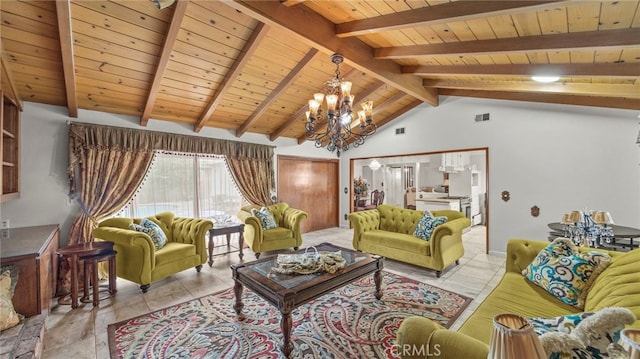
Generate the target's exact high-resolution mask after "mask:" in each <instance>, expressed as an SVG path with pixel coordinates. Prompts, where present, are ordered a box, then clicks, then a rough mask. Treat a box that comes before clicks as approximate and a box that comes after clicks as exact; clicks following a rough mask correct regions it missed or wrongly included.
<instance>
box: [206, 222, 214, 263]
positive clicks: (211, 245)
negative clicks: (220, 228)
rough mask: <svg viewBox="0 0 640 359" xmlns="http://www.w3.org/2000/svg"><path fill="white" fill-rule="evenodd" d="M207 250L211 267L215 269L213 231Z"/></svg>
mask: <svg viewBox="0 0 640 359" xmlns="http://www.w3.org/2000/svg"><path fill="white" fill-rule="evenodd" d="M207 250H209V267H213V231H209V245H208V246H207Z"/></svg>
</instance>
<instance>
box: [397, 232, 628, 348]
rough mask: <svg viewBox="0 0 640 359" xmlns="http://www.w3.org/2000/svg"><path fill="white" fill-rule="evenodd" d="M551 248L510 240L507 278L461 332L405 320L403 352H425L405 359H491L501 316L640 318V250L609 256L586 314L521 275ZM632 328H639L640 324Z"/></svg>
mask: <svg viewBox="0 0 640 359" xmlns="http://www.w3.org/2000/svg"><path fill="white" fill-rule="evenodd" d="M547 245H549V242H544V241H533V240H526V239H511V240H509V242H508V244H507V262H506V269H505V274H504V276H503V277H502V279H501V281H500V283H498V285H497V286H496V287H495V288H494V290H493V291H492V292H491V293H490V294H489V296H488V297H487V298H486V299H485V300H484V301H483V302H482V303H481V304H480V305H479V306H478V309H476V310H475V311H474V312H473V314H472V315H471V316H470V317H469V318H468V319H467V320H466V321H465V322H464V324H463V325H462V326H461V327H460V328H459V329H458V331H451V330H447V329H443V328H442V327H440V326H439V325H438V324H436V323H434V322H432V321H431V320H429V319H427V318H424V317H418V316H416V317H409V318H407V319H405V320H404V321H403V322H402V324H401V325H400V328H399V329H398V334H397V344H398V347H399V348H422V350H423V352H422V355H418V356H412V355H404V356H403V355H401V357H402V358H403V359H408V358H431V356H429V355H427V356H425V355H424V353H434V355H435V353H437V354H439V355H438V356H433V358H439V359H445V358H468V359H476V358H477V359H486V358H487V354H488V352H489V340H490V339H491V332H492V330H493V317H495V316H496V315H497V314H502V313H513V314H519V315H521V316H524V317H525V318H548V317H557V316H562V315H567V314H572V313H580V312H583V311H584V312H595V311H598V310H600V309H603V308H606V307H625V308H628V309H629V310H631V312H633V314H634V315H635V316H636V318H640V249H636V250H634V251H631V252H626V253H625V252H614V251H611V252H607V253H609V254H610V255H611V257H612V262H611V264H610V265H609V266H608V267H607V269H605V270H604V271H603V272H602V273H600V275H599V276H598V277H597V278H596V280H595V282H594V283H593V284H592V286H591V288H590V289H589V292H588V294H587V298H586V302H585V308H584V310H580V309H578V308H575V307H573V306H571V305H569V304H565V303H564V302H562V301H560V300H559V299H557V298H555V297H554V296H553V295H551V294H550V293H549V292H547V291H546V290H544V289H543V288H541V287H539V286H537V285H535V284H533V283H531V282H530V281H529V280H527V279H526V278H525V277H524V276H523V275H522V270H523V269H525V268H526V267H527V266H528V265H529V263H531V262H532V261H533V259H534V258H535V257H536V256H537V255H538V253H539V252H540V251H541V250H542V249H543V248H544V247H546V246H547ZM588 250H594V249H592V248H580V251H588ZM631 326H632V327H635V328H640V320H636V322H635V323H633V324H632V325H631ZM436 348H438V349H437V350H436ZM408 352H409V351H408ZM416 352H418V351H416ZM400 353H402V351H400Z"/></svg>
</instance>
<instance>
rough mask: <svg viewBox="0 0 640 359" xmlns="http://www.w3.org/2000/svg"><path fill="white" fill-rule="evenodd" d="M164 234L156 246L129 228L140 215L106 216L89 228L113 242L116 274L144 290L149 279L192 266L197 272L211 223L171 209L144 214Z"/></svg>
mask: <svg viewBox="0 0 640 359" xmlns="http://www.w3.org/2000/svg"><path fill="white" fill-rule="evenodd" d="M148 218H149V219H150V220H152V221H153V222H155V223H156V224H158V225H159V226H160V228H161V229H162V231H163V232H164V234H165V235H166V236H167V243H166V244H165V245H164V247H162V248H160V249H156V248H155V245H154V243H153V241H152V240H151V237H149V235H147V234H145V233H142V232H137V231H134V230H131V229H129V224H131V223H136V224H140V222H141V220H142V219H141V218H135V219H132V218H110V219H107V220H105V221H102V222H101V223H100V224H99V225H98V228H96V229H94V230H93V237H94V238H95V240H98V241H109V242H113V243H114V250H115V251H116V252H117V254H116V274H117V275H118V277H120V278H124V279H126V280H130V281H132V282H135V283H138V284H140V289H141V290H142V292H143V293H146V292H147V290H148V289H149V286H150V284H151V282H155V281H157V280H159V279H162V278H164V277H167V276H169V275H171V274H174V273H178V272H181V271H183V270H185V269H188V268H190V267H195V268H196V270H197V271H198V272H200V269H202V264H203V263H204V262H206V261H207V250H206V246H205V236H206V233H207V231H208V230H209V229H211V227H213V223H211V221H209V220H205V219H197V218H183V217H176V216H175V215H174V214H173V213H171V212H162V213H158V214H156V215H155V216H151V217H148Z"/></svg>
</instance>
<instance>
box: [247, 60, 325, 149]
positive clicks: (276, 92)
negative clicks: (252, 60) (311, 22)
mask: <svg viewBox="0 0 640 359" xmlns="http://www.w3.org/2000/svg"><path fill="white" fill-rule="evenodd" d="M317 53H318V50H317V49H314V48H311V50H309V51H308V52H307V53H306V54H305V55H304V57H303V58H302V59H301V60H300V61H298V63H297V64H296V66H295V67H294V68H293V69H291V71H290V72H289V73H288V74H287V76H285V78H284V79H282V81H280V83H278V86H276V88H275V89H273V91H271V93H270V94H269V96H267V98H266V99H265V100H264V101H263V102H262V103H261V104H260V106H258V108H256V110H255V111H253V113H252V114H251V116H249V118H248V119H247V120H246V121H245V122H244V123H243V124H242V126H240V128H239V129H238V130H237V131H236V136H237V137H240V136H242V135H243V134H244V133H245V132H247V130H248V129H249V127H250V126H251V125H253V124H254V123H255V122H256V121H258V119H260V116H262V114H264V113H265V111H267V109H268V108H269V106H270V105H271V104H272V103H273V102H274V101H275V100H276V99H277V98H278V96H280V95H281V94H282V92H283V91H284V90H286V88H287V87H289V85H291V83H292V82H293V80H295V78H296V77H297V76H298V74H299V73H300V72H301V71H302V70H303V69H304V68H305V67H306V66H307V65H308V64H309V62H311V60H312V59H313V57H314V56H315V55H316V54H317Z"/></svg>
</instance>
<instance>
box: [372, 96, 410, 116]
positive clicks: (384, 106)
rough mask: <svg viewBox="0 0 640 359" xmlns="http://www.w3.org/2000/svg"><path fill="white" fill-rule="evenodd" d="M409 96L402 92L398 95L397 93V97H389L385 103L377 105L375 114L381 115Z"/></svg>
mask: <svg viewBox="0 0 640 359" xmlns="http://www.w3.org/2000/svg"><path fill="white" fill-rule="evenodd" d="M406 96H407V94H406V93H404V92H402V91H400V92H398V93H396V94H395V95H393V96H391V97H389V98H388V99H386V100H385V101H384V102H383V103H381V104H379V105H376V106H374V107H373V114H374V115H375V114H377V113H380V112H382V111H384V110H386V109H387V108H388V107H390V106H393V105H395V104H396V103H397V102H398V101H400V100H402V99H403V98H405V97H406Z"/></svg>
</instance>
